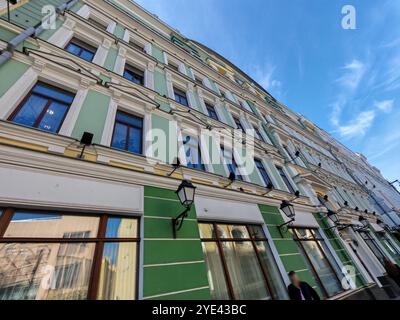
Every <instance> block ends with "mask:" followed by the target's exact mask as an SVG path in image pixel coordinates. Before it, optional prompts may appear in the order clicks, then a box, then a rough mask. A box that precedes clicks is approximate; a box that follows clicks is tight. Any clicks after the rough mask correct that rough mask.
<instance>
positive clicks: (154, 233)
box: [144, 217, 199, 239]
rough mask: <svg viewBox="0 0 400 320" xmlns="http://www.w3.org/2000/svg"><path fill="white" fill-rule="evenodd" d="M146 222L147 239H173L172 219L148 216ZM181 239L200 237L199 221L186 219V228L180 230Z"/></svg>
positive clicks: (145, 235)
mask: <svg viewBox="0 0 400 320" xmlns="http://www.w3.org/2000/svg"><path fill="white" fill-rule="evenodd" d="M145 221H146V222H145V224H144V237H145V239H152V238H156V239H172V238H173V233H172V228H171V219H158V218H149V217H146V220H145ZM179 238H180V239H183V238H185V239H187V238H199V227H198V224H197V221H192V220H185V228H182V229H181V230H180V231H179Z"/></svg>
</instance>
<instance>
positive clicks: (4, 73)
mask: <svg viewBox="0 0 400 320" xmlns="http://www.w3.org/2000/svg"><path fill="white" fill-rule="evenodd" d="M29 67H30V66H29V65H27V64H25V63H22V62H19V61H16V60H13V59H12V60H9V61H8V62H6V63H5V64H3V65H2V66H0V79H1V81H0V97H2V96H3V95H4V94H5V93H6V92H7V91H8V90H9V89H10V88H11V87H12V86H13V85H14V83H15V82H17V80H18V79H19V78H21V77H22V75H23V74H24V73H25V72H26V71H28V69H29ZM0 108H1V106H0Z"/></svg>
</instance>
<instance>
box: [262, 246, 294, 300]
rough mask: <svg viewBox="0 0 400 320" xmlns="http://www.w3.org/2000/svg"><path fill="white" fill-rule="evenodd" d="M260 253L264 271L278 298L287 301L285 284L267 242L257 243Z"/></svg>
mask: <svg viewBox="0 0 400 320" xmlns="http://www.w3.org/2000/svg"><path fill="white" fill-rule="evenodd" d="M256 246H257V250H258V253H259V255H260V258H261V262H262V264H263V267H264V269H265V270H266V272H267V274H268V276H269V277H268V279H269V284H270V286H271V290H273V292H274V294H275V295H276V297H277V298H278V299H280V300H284V299H287V298H288V296H287V291H286V286H285V285H284V283H283V280H282V277H281V275H280V272H279V269H278V266H277V265H276V263H275V260H274V258H273V254H272V252H271V248H270V247H269V245H268V243H267V242H266V241H258V242H257V243H256Z"/></svg>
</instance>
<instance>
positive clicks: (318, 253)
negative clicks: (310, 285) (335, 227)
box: [293, 229, 343, 297]
mask: <svg viewBox="0 0 400 320" xmlns="http://www.w3.org/2000/svg"><path fill="white" fill-rule="evenodd" d="M293 234H294V239H295V241H296V242H297V243H298V245H299V247H300V251H301V253H302V254H303V257H304V260H305V262H306V264H307V265H308V266H309V269H310V271H311V272H312V273H313V276H314V278H315V279H316V282H317V284H318V285H319V287H320V290H321V292H322V293H323V295H324V296H325V297H332V296H335V295H337V294H339V293H340V292H342V291H343V287H342V285H341V281H340V279H339V274H340V270H339V267H338V266H337V264H336V262H335V261H334V259H333V257H332V255H331V254H330V252H329V250H328V248H327V246H326V244H325V243H324V240H323V238H322V237H321V236H320V234H319V233H318V231H317V230H315V229H293Z"/></svg>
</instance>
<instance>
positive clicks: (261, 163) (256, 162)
mask: <svg viewBox="0 0 400 320" xmlns="http://www.w3.org/2000/svg"><path fill="white" fill-rule="evenodd" d="M258 163H259V164H260V165H261V169H260V167H259V166H258V165H257V164H258ZM254 164H255V165H256V168H257V170H258V171H259V173H260V176H261V178H262V179H263V181H264V183H265V185H266V186H268V184H269V183H271V185H272V186H273V187H274V188H275V186H274V183H273V181H272V179H271V176H270V175H269V174H268V171H267V169H266V168H265V165H264V163H263V161H262V160H261V159H258V158H254ZM261 170H263V171H265V174H266V176H267V177H268V180H269V181H268V183H267V181H265V178H264V175H263V174H262V172H261Z"/></svg>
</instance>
